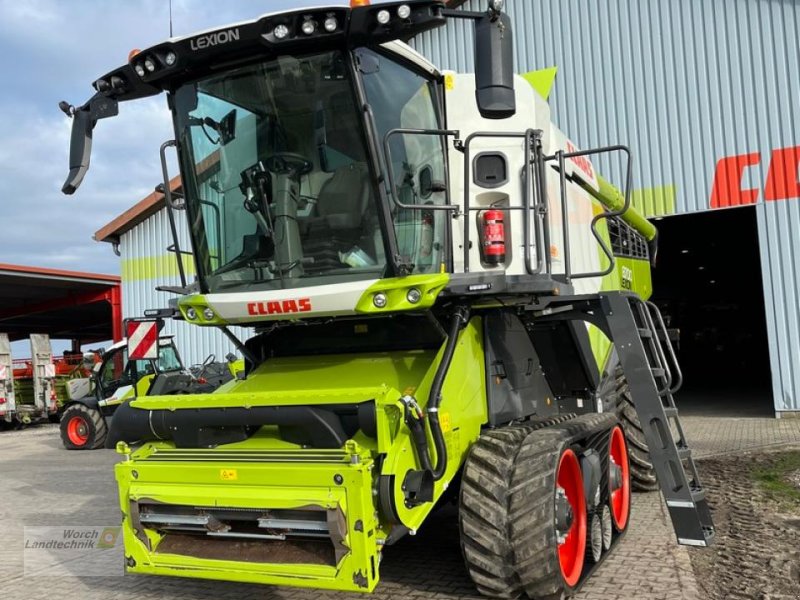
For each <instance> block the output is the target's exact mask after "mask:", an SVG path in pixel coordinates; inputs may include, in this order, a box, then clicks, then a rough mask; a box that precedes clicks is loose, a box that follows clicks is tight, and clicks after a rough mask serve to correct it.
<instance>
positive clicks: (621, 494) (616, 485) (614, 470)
mask: <svg viewBox="0 0 800 600" xmlns="http://www.w3.org/2000/svg"><path fill="white" fill-rule="evenodd" d="M608 454H609V463H608V470H609V478H608V479H609V486H610V488H611V489H610V490H609V492H610V495H611V501H610V504H611V519H612V520H613V521H614V527H616V528H617V530H618V531H623V530H624V529H625V527H627V525H628V517H629V516H630V508H631V480H630V465H629V464H628V444H627V442H626V441H625V434H624V433H623V431H622V428H621V427H619V425H618V426H616V427H614V429H612V430H611V439H610V440H609V444H608Z"/></svg>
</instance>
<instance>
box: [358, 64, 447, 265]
mask: <svg viewBox="0 0 800 600" xmlns="http://www.w3.org/2000/svg"><path fill="white" fill-rule="evenodd" d="M357 55H358V58H359V63H360V65H361V71H362V73H363V75H362V78H363V81H364V90H365V92H366V95H367V100H368V101H369V103H370V105H371V106H372V112H373V114H374V115H375V126H376V128H377V130H378V136H379V138H380V141H381V146H383V140H384V139H385V138H386V135H387V134H389V132H391V131H392V130H393V129H399V128H402V129H427V130H435V129H441V128H442V122H441V114H440V111H439V109H438V107H439V104H438V97H437V91H436V86H435V83H434V81H433V80H432V79H430V78H429V77H428V76H424V75H423V74H422V73H420V72H417V71H414V70H412V69H411V68H410V67H407V66H405V65H404V64H401V63H400V62H399V61H398V60H394V59H392V58H389V57H388V56H386V55H385V54H379V53H377V52H374V51H373V50H369V49H366V48H361V49H359V50H358V51H357ZM388 141H389V148H390V155H391V156H390V157H388V158H387V157H384V158H385V159H386V162H387V163H388V164H387V167H386V168H388V169H391V170H392V176H393V178H394V183H395V189H394V190H393V192H394V193H393V197H395V198H398V199H400V201H401V202H402V203H403V204H405V205H419V206H421V208H420V209H416V208H414V209H408V208H399V207H398V206H397V205H396V204H393V210H392V221H393V222H394V229H395V234H396V236H397V247H398V252H399V254H400V258H401V260H402V261H403V262H405V263H406V264H409V265H412V266H413V271H414V272H415V273H431V272H439V271H442V270H444V269H445V265H444V261H445V259H446V255H445V248H446V247H447V243H446V240H445V235H446V233H447V219H448V218H449V216H448V215H449V213H445V212H444V211H441V210H426V209H425V208H424V207H425V206H430V205H440V204H446V203H447V195H446V193H445V189H446V188H445V184H446V179H447V174H446V171H445V151H444V146H443V138H441V137H439V136H436V135H424V134H420V133H395V134H391V135H389V138H388Z"/></svg>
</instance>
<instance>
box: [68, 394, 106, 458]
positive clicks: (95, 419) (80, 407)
mask: <svg viewBox="0 0 800 600" xmlns="http://www.w3.org/2000/svg"><path fill="white" fill-rule="evenodd" d="M76 413H80V415H81V416H82V417H83V418H84V419H85V420H86V422H87V423H89V427H91V429H92V432H90V434H89V439H88V440H87V443H86V445H85V446H75V445H74V444H73V443H72V442H70V441H69V436H68V435H67V423H68V422H69V420H70V419H71V418H72V417H74V416H75V415H76ZM60 429H61V441H62V443H63V444H64V447H65V448H67V449H68V450H95V449H97V448H102V447H103V445H104V444H105V442H106V437H107V436H108V425H107V424H106V420H105V419H104V418H103V415H101V414H100V411H99V410H96V409H94V408H89V407H88V406H86V405H85V404H78V403H76V404H72V405H70V406H68V407H67V409H66V410H65V411H64V414H63V415H62V417H61V427H60Z"/></svg>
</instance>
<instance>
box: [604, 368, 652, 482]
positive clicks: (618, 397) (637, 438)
mask: <svg viewBox="0 0 800 600" xmlns="http://www.w3.org/2000/svg"><path fill="white" fill-rule="evenodd" d="M614 380H615V385H614V392H613V393H614V396H615V411H616V413H617V418H618V419H619V422H620V424H621V425H622V430H623V431H624V432H625V441H626V442H627V443H628V456H629V458H630V476H631V487H632V489H633V491H635V492H656V491H658V490H660V489H661V487H660V486H659V484H658V479H656V472H655V469H654V468H653V462H652V461H651V460H650V450H649V448H648V447H647V441H646V440H645V437H644V431H643V430H642V423H641V421H639V415H638V414H637V413H636V407H635V406H634V404H633V397H632V396H631V392H630V388H629V386H628V381H627V380H626V379H625V375H624V374H623V372H622V368H621V367H619V366H618V367H617V368H616V369H615V371H614Z"/></svg>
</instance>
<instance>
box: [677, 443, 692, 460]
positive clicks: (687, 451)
mask: <svg viewBox="0 0 800 600" xmlns="http://www.w3.org/2000/svg"><path fill="white" fill-rule="evenodd" d="M691 457H692V449H691V448H689V446H678V458H680V459H681V460H685V459H687V458H691Z"/></svg>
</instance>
